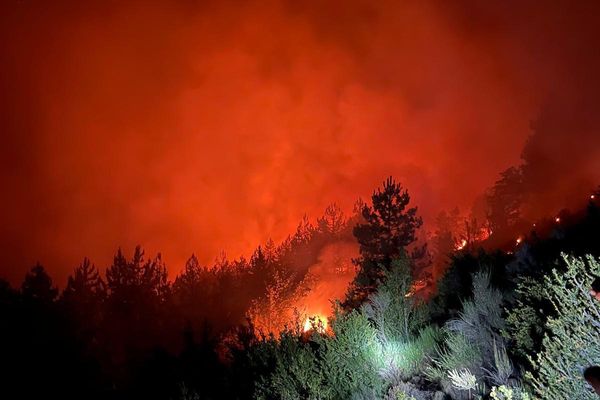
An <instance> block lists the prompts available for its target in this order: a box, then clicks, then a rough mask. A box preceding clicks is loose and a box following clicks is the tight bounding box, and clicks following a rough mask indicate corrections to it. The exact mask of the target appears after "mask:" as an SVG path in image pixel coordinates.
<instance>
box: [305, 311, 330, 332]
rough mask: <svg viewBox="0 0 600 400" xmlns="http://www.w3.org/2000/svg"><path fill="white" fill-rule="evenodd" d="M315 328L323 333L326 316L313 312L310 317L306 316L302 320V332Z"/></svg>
mask: <svg viewBox="0 0 600 400" xmlns="http://www.w3.org/2000/svg"><path fill="white" fill-rule="evenodd" d="M313 329H314V330H315V331H317V332H318V333H325V331H326V330H327V317H325V316H324V315H321V314H315V315H314V316H312V317H307V318H306V320H305V321H304V332H308V331H310V330H313Z"/></svg>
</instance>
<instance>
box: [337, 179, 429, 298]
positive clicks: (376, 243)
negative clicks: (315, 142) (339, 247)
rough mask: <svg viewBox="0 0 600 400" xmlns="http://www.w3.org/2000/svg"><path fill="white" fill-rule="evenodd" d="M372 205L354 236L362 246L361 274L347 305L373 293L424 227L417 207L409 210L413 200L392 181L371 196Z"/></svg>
mask: <svg viewBox="0 0 600 400" xmlns="http://www.w3.org/2000/svg"><path fill="white" fill-rule="evenodd" d="M371 200H372V205H371V206H368V205H364V206H363V209H362V217H363V219H364V223H360V224H358V225H356V227H355V228H354V232H353V233H354V236H355V237H356V239H357V241H358V243H359V245H360V258H359V259H357V260H356V265H357V266H358V272H357V275H356V278H355V279H354V281H353V283H352V286H351V288H350V291H349V293H348V297H347V305H349V306H356V305H358V304H360V303H362V302H363V301H364V300H365V299H366V298H367V296H368V295H369V294H370V293H372V292H373V291H374V290H375V288H376V285H377V283H378V282H379V281H380V280H381V278H382V276H383V269H384V268H387V267H389V266H390V265H391V261H392V260H393V259H394V258H397V257H399V256H400V255H401V254H402V253H403V252H404V251H405V250H406V247H407V246H408V245H410V244H412V243H413V242H414V241H415V239H416V237H415V235H416V231H417V229H418V228H419V227H420V226H421V225H422V224H423V221H422V219H421V218H420V217H418V216H417V208H416V207H411V208H409V207H408V204H409V203H410V196H409V194H408V191H407V190H405V189H403V187H402V185H401V184H400V183H397V182H395V181H394V179H393V178H391V177H390V178H388V179H387V180H386V181H385V182H384V183H383V188H379V189H377V190H376V191H375V192H374V193H373V195H372V196H371Z"/></svg>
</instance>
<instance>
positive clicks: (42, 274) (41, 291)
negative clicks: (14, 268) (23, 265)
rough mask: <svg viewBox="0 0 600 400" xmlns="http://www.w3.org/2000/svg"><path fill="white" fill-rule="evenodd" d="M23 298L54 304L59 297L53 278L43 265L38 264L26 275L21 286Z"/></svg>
mask: <svg viewBox="0 0 600 400" xmlns="http://www.w3.org/2000/svg"><path fill="white" fill-rule="evenodd" d="M21 293H23V296H25V297H27V298H31V299H35V300H38V301H40V302H43V303H52V302H53V301H54V300H55V299H56V296H57V295H58V289H57V288H56V287H54V286H53V285H52V278H50V275H48V273H47V272H46V270H45V269H44V267H42V265H41V264H36V265H35V266H34V267H33V268H32V269H31V271H29V272H28V273H27V275H25V279H24V280H23V284H22V285H21Z"/></svg>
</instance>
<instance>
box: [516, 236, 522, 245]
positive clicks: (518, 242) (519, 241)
mask: <svg viewBox="0 0 600 400" xmlns="http://www.w3.org/2000/svg"><path fill="white" fill-rule="evenodd" d="M522 241H523V239H522V238H520V237H518V238H517V240H516V242H517V246H518V245H520V244H521V242H522Z"/></svg>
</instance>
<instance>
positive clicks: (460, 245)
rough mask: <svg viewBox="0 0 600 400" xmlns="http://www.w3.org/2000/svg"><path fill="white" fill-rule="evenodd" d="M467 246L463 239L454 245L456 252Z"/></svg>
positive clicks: (465, 240)
mask: <svg viewBox="0 0 600 400" xmlns="http://www.w3.org/2000/svg"><path fill="white" fill-rule="evenodd" d="M466 245H467V239H463V240H461V241H460V243H458V244H457V245H456V250H462V249H464V248H465V246H466Z"/></svg>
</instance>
